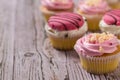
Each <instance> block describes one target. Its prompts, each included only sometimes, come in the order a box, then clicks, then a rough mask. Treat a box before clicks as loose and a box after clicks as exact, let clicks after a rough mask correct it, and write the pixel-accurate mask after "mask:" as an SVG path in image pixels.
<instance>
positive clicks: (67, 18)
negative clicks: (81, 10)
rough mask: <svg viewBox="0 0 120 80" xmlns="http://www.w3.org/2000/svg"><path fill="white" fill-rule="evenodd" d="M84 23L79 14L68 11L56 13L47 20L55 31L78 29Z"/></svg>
mask: <svg viewBox="0 0 120 80" xmlns="http://www.w3.org/2000/svg"><path fill="white" fill-rule="evenodd" d="M83 24H84V19H83V17H82V16H81V15H78V14H76V13H70V12H63V13H59V14H56V15H54V16H52V17H50V19H49V20H48V25H49V26H50V27H51V28H52V29H55V30H57V31H68V30H74V29H79V28H80V27H82V25H83Z"/></svg>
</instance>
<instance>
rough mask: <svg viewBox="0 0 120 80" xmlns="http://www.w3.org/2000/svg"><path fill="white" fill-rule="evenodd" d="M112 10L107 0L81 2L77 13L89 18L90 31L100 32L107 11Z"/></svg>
mask: <svg viewBox="0 0 120 80" xmlns="http://www.w3.org/2000/svg"><path fill="white" fill-rule="evenodd" d="M108 10H110V7H109V6H108V4H107V2H106V1H105V0H85V1H80V4H79V5H78V7H77V8H76V12H77V13H78V14H81V15H83V16H85V17H86V18H87V22H88V30H89V31H98V30H99V21H100V20H101V18H102V16H103V15H104V13H105V12H106V11H108Z"/></svg>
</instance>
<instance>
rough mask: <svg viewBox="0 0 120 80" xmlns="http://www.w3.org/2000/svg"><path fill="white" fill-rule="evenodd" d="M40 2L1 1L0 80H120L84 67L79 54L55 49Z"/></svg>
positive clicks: (117, 75)
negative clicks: (95, 73)
mask: <svg viewBox="0 0 120 80" xmlns="http://www.w3.org/2000/svg"><path fill="white" fill-rule="evenodd" d="M39 5H40V0H0V80H120V67H118V69H117V70H116V71H114V72H113V73H109V74H105V75H94V74H90V73H87V72H86V71H85V70H83V69H82V68H81V65H80V61H79V57H78V55H77V54H76V52H75V51H59V50H56V49H54V48H53V47H52V46H51V44H50V42H49V39H48V38H47V37H46V35H45V31H44V21H43V18H42V15H41V12H40V11H39Z"/></svg>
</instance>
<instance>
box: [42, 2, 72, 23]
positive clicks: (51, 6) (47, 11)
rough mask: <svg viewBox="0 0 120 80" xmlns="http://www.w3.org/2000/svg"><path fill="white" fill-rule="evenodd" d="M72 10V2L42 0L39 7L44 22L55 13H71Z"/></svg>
mask: <svg viewBox="0 0 120 80" xmlns="http://www.w3.org/2000/svg"><path fill="white" fill-rule="evenodd" d="M73 8H74V3H73V0H42V1H41V6H40V10H41V12H42V13H43V15H44V17H45V20H46V21H48V19H49V17H50V16H52V15H54V14H56V13H60V12H73Z"/></svg>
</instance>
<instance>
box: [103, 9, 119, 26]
mask: <svg viewBox="0 0 120 80" xmlns="http://www.w3.org/2000/svg"><path fill="white" fill-rule="evenodd" d="M103 20H104V22H105V23H106V24H108V25H117V26H120V9H118V10H111V11H109V12H107V13H106V14H105V15H104V16H103Z"/></svg>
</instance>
